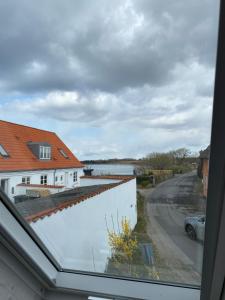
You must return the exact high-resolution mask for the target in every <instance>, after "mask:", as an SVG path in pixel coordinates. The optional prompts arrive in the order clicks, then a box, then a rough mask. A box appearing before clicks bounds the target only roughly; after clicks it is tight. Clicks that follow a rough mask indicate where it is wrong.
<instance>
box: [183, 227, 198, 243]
mask: <svg viewBox="0 0 225 300" xmlns="http://www.w3.org/2000/svg"><path fill="white" fill-rule="evenodd" d="M186 232H187V234H188V236H189V238H190V239H192V240H196V238H197V236H196V232H195V229H194V227H193V226H191V225H187V226H186Z"/></svg>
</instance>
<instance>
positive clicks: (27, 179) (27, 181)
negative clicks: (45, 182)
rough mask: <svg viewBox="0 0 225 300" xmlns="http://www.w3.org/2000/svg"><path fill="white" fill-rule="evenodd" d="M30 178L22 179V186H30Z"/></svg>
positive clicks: (24, 177)
mask: <svg viewBox="0 0 225 300" xmlns="http://www.w3.org/2000/svg"><path fill="white" fill-rule="evenodd" d="M30 178H31V177H30V176H23V177H22V184H30V181H31V180H30Z"/></svg>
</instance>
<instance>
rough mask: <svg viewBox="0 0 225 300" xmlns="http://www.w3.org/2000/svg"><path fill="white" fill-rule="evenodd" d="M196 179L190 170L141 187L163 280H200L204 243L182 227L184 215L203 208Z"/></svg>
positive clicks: (184, 281)
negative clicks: (160, 260) (155, 184)
mask: <svg viewBox="0 0 225 300" xmlns="http://www.w3.org/2000/svg"><path fill="white" fill-rule="evenodd" d="M196 181H197V176H196V173H195V172H192V173H188V174H184V175H181V176H177V177H174V178H172V179H169V180H167V181H165V182H163V183H161V184H159V185H158V186H157V187H156V188H155V189H145V190H140V191H141V193H142V195H143V196H145V199H146V204H147V205H146V208H147V215H148V218H149V224H148V233H149V236H150V237H151V238H152V240H153V241H154V243H155V245H156V248H157V250H158V252H159V256H160V257H161V258H162V262H161V263H160V265H159V268H161V272H160V273H161V275H162V276H161V279H162V280H164V279H165V280H166V281H168V280H169V281H176V282H182V283H189V284H197V285H198V284H200V280H201V267H202V254H203V245H202V244H201V243H200V242H198V241H192V240H190V239H189V238H188V237H187V235H186V233H185V231H184V218H185V216H187V215H188V216H190V215H196V214H200V213H202V212H203V210H204V200H203V199H202V198H201V197H200V196H199V195H198V193H197V192H196V188H195V185H196Z"/></svg>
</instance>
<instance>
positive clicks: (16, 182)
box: [0, 121, 84, 201]
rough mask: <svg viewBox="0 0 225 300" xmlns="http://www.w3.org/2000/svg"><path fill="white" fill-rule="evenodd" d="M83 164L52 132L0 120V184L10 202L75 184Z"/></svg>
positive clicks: (60, 189)
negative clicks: (23, 196)
mask: <svg viewBox="0 0 225 300" xmlns="http://www.w3.org/2000/svg"><path fill="white" fill-rule="evenodd" d="M83 167H84V166H83V164H81V162H80V161H79V160H78V159H77V158H76V157H75V156H74V154H73V153H72V152H71V151H70V149H69V148H68V147H67V146H66V145H65V144H64V143H63V142H62V141H61V140H60V138H59V137H58V136H57V135H56V134H55V133H54V132H50V131H45V130H40V129H37V128H31V127H28V126H23V125H18V124H14V123H10V122H6V121H0V185H1V188H2V189H3V190H4V192H5V193H6V194H7V195H8V196H9V198H10V199H11V200H12V201H15V199H17V198H18V196H20V195H28V196H30V197H31V196H40V195H48V194H52V193H57V192H61V191H64V190H67V189H72V188H75V187H78V186H79V185H80V177H81V176H82V175H83Z"/></svg>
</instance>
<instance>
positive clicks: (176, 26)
mask: <svg viewBox="0 0 225 300" xmlns="http://www.w3.org/2000/svg"><path fill="white" fill-rule="evenodd" d="M14 2H15V1H14ZM46 3H47V5H46V6H44V7H43V6H40V5H39V4H38V3H36V2H35V3H32V5H30V4H29V3H28V2H22V3H21V1H20V3H18V4H17V3H13V5H12V3H11V2H10V1H9V2H7V3H6V4H5V5H4V6H3V7H2V8H1V13H2V15H6V16H8V15H9V14H8V12H9V11H10V12H11V14H10V16H9V18H0V25H1V26H0V30H1V28H3V29H2V30H4V43H2V44H3V45H2V47H3V48H2V49H1V50H2V51H3V53H4V55H3V56H1V55H0V65H3V66H4V68H3V70H4V72H3V71H1V70H0V73H1V72H2V73H1V75H2V76H1V77H0V78H1V79H0V97H1V111H0V115H1V116H0V119H3V120H1V121H0V186H1V189H2V190H4V192H5V193H6V194H7V195H8V197H9V199H10V201H12V202H13V203H15V207H16V209H17V210H18V211H19V213H20V214H21V216H22V217H23V218H25V220H26V221H27V222H28V224H29V226H31V227H32V228H33V230H34V231H35V233H36V234H37V235H38V236H39V237H40V240H41V241H42V242H43V244H44V245H45V247H46V248H47V249H48V250H49V251H50V253H51V254H52V255H53V257H54V258H55V259H56V260H57V262H58V263H59V264H60V266H61V267H62V268H63V269H69V270H75V271H76V270H80V271H86V272H95V273H101V274H107V275H108V274H110V275H112V276H124V277H132V278H136V279H140V278H141V279H146V280H152V279H153V280H160V281H165V282H175V283H182V284H194V285H200V282H201V267H202V254H203V247H204V230H205V218H206V216H205V209H206V199H207V189H208V168H209V155H210V128H211V114H212V101H213V99H212V98H213V83H214V73H215V57H216V39H217V24H218V9H219V1H217V0H216V1H215V0H202V1H200V0H190V1H184V0H174V1H162V0H129V1H120V0H118V1H107V0H100V1H86V0H82V1H70V0H68V1H62V0H59V1H48V0H47V2H46ZM18 11H23V15H18ZM62 15H63V18H62ZM24 16H26V18H24ZM6 29H7V30H6ZM9 49H10V51H9ZM1 60H2V61H1ZM12 74H13V76H11V75H12ZM28 145H29V147H30V148H29V147H28ZM40 145H44V146H40ZM5 149H6V150H7V153H8V152H9V153H10V156H9V157H8V158H7V159H4V158H3V157H2V156H4V155H6V154H7V153H6V150H5ZM30 150H32V151H30ZM65 158H69V159H65ZM21 181H22V182H21ZM21 183H22V184H21ZM30 183H32V184H31V185H30V186H28V185H29V184H30ZM34 199H35V201H34Z"/></svg>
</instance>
